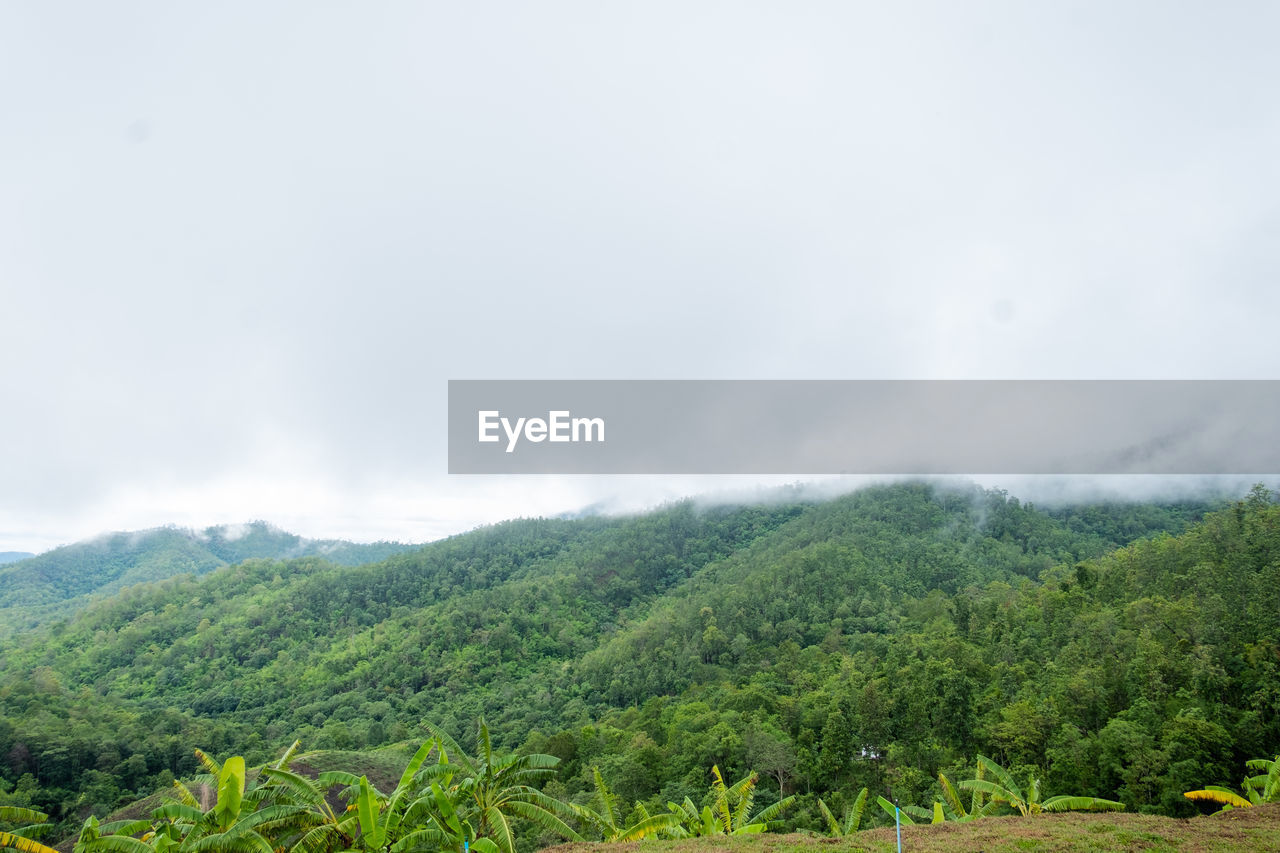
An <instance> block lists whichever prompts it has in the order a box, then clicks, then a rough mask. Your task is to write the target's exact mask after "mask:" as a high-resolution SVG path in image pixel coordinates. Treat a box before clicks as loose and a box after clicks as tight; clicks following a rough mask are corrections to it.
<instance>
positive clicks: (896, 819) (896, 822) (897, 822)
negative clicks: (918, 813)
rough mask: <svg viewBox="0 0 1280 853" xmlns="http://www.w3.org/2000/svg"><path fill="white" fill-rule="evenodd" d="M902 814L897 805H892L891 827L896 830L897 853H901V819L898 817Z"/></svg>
mask: <svg viewBox="0 0 1280 853" xmlns="http://www.w3.org/2000/svg"><path fill="white" fill-rule="evenodd" d="M900 814H902V812H901V810H900V809H899V808H898V804H897V803H894V804H893V825H894V826H895V827H896V828H897V830H898V853H902V819H901V818H899V817H898V815H900Z"/></svg>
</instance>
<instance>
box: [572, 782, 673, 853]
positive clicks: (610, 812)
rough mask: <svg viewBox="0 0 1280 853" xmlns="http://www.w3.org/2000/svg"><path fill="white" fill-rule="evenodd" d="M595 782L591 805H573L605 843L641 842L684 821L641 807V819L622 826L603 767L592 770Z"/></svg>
mask: <svg viewBox="0 0 1280 853" xmlns="http://www.w3.org/2000/svg"><path fill="white" fill-rule="evenodd" d="M591 773H592V778H593V780H594V782H595V788H596V790H595V794H594V795H593V796H592V798H591V806H594V807H595V808H592V807H591V806H578V805H575V806H573V810H574V812H575V813H576V814H577V815H578V817H579V818H581V819H582V821H583V822H585V823H586V824H587V825H589V826H590V827H591V828H592V829H594V830H596V832H598V833H599V834H600V840H601V841H639V840H640V839H642V838H644V837H646V836H648V835H655V834H657V833H658V832H660V831H662V830H665V829H669V828H671V827H673V826H675V825H676V824H677V823H679V822H680V819H679V818H678V817H676V816H675V815H674V814H671V813H667V814H659V815H650V814H649V813H648V811H646V810H645V808H644V806H643V805H638V806H637V808H638V809H639V811H640V820H638V821H636V822H635V823H633V824H631V825H630V826H619V825H618V820H619V818H620V817H621V815H620V813H619V811H618V797H617V795H616V794H614V793H613V792H612V791H610V790H609V787H608V786H607V785H606V784H605V782H604V777H603V776H601V775H600V768H599V767H593V768H591Z"/></svg>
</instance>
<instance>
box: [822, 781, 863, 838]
mask: <svg viewBox="0 0 1280 853" xmlns="http://www.w3.org/2000/svg"><path fill="white" fill-rule="evenodd" d="M866 809H867V789H866V788H863V789H862V790H861V791H859V792H858V797H857V799H855V800H854V801H853V805H851V806H849V808H847V809H845V812H844V818H843V819H842V820H836V816H835V815H833V814H832V813H831V809H830V808H828V806H827V804H826V803H825V802H823V801H822V799H821V798H819V799H818V811H820V812H822V817H823V818H825V819H826V821H827V829H828V830H829V833H828V834H829V835H830V836H831V837H832V838H843V837H844V836H846V835H853V833H855V832H857V831H858V830H859V829H861V828H862V815H863V813H864V812H865V811H866Z"/></svg>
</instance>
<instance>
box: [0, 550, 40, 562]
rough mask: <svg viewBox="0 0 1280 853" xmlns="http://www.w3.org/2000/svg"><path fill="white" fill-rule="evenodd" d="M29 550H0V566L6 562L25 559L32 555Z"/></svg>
mask: <svg viewBox="0 0 1280 853" xmlns="http://www.w3.org/2000/svg"><path fill="white" fill-rule="evenodd" d="M34 556H35V554H32V553H31V552H30V551H0V566H3V565H4V564H6V563H16V562H18V561H19V560H25V559H27V558H28V557H34Z"/></svg>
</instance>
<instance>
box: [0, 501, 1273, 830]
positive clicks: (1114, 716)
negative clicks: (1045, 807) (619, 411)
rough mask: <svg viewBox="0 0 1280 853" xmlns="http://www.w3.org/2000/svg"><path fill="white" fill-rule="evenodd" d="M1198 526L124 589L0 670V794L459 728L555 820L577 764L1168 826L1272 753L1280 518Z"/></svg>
mask: <svg viewBox="0 0 1280 853" xmlns="http://www.w3.org/2000/svg"><path fill="white" fill-rule="evenodd" d="M1206 509H1207V507H1205V506H1204V505H1200V504H1194V503H1187V504H1178V505H1140V506H1139V505H1126V504H1115V505H1106V506H1092V507H1072V508H1061V509H1055V510H1054V511H1052V512H1044V511H1041V510H1040V509H1038V508H1036V507H1033V506H1030V505H1027V504H1022V503H1020V502H1019V501H1017V500H1016V499H1014V498H1011V497H1009V496H1008V495H1006V494H1005V493H1003V492H998V491H995V492H986V491H982V490H980V489H976V488H962V489H955V488H948V489H942V488H938V487H935V486H931V485H928V484H920V483H916V484H900V485H894V486H887V487H877V488H871V489H866V490H863V491H859V492H856V493H854V494H851V495H848V496H845V497H842V498H839V499H836V500H829V501H805V500H798V499H791V500H784V501H781V502H778V503H774V504H771V505H767V506H746V507H718V508H702V509H700V508H698V507H697V506H695V505H694V504H692V503H690V502H683V503H679V504H675V505H672V506H668V507H665V508H663V509H661V510H659V511H656V512H652V513H648V514H644V515H639V516H634V517H627V518H584V519H573V520H569V519H558V520H522V521H513V522H507V523H504V524H500V525H496V526H493V527H490V528H485V529H482V530H478V531H475V532H473V533H470V534H466V535H463V536H457V537H453V538H451V539H448V540H445V541H442V542H438V543H433V544H431V545H428V546H425V547H422V548H419V549H416V550H413V551H409V552H405V553H400V554H396V555H393V556H391V557H389V558H387V559H385V560H382V561H381V562H378V563H374V564H370V565H363V566H358V567H340V566H335V565H333V564H332V563H330V562H328V561H327V560H322V559H319V558H315V557H306V558H300V559H293V560H273V559H250V560H247V561H245V562H241V563H238V564H235V565H229V566H223V567H221V568H217V569H215V570H213V571H210V572H209V573H207V574H205V575H203V576H199V577H196V576H183V577H176V578H170V579H167V580H162V581H158V582H155V583H149V584H144V585H142V586H135V587H131V588H130V589H128V590H126V591H124V592H122V593H121V594H119V595H117V596H115V597H113V598H110V599H108V600H104V601H100V602H97V603H94V604H93V605H92V606H90V607H88V608H87V609H86V610H85V611H84V612H82V613H79V614H77V615H75V616H73V617H71V618H68V619H65V620H61V621H58V622H56V623H53V624H50V625H48V626H46V627H45V628H43V629H40V630H37V631H33V632H29V633H26V634H23V635H20V636H15V637H11V638H10V639H9V640H7V641H6V642H5V645H4V647H3V648H0V660H2V663H0V779H2V780H3V781H2V782H0V789H8V790H9V793H8V794H4V793H0V802H3V798H4V797H9V798H11V799H12V798H16V799H18V800H25V801H26V802H29V803H32V804H35V805H37V806H38V807H40V808H42V809H43V810H45V811H48V812H50V813H51V814H52V815H54V817H55V818H56V819H59V820H63V821H65V822H66V824H67V825H70V824H74V823H76V821H77V818H80V817H83V816H84V815H85V814H87V813H88V812H89V811H93V812H96V813H99V814H102V813H105V812H104V809H110V808H114V807H115V806H116V805H118V804H121V803H123V802H126V801H128V800H130V799H133V798H134V797H136V796H141V795H145V794H148V793H150V791H151V790H153V789H154V788H155V787H156V786H157V785H163V784H165V783H166V782H167V780H169V779H171V778H172V777H174V776H183V775H184V774H190V773H192V772H195V770H196V766H195V763H194V759H193V757H192V753H191V749H192V748H193V747H195V746H200V747H201V748H202V749H205V750H206V751H209V752H213V753H217V754H226V753H230V752H241V753H243V754H245V755H246V756H247V757H249V758H250V760H256V761H262V760H266V759H267V758H268V757H269V756H271V755H273V754H275V753H277V752H278V751H279V750H280V749H282V748H283V747H285V746H287V745H288V744H289V743H290V742H291V741H292V740H293V739H294V738H295V737H296V738H299V739H301V740H302V742H303V745H304V748H306V749H319V750H363V749H369V748H374V747H377V746H379V745H382V744H386V743H392V742H405V741H407V742H410V743H420V742H421V741H422V740H423V739H424V738H425V737H427V732H428V730H427V728H426V726H425V724H426V723H434V724H438V725H440V726H441V727H442V728H443V729H444V730H445V731H447V732H449V733H451V734H452V735H453V736H454V737H457V738H459V739H460V740H463V739H469V738H470V736H471V733H472V732H473V731H474V723H475V721H476V719H477V718H479V717H481V716H483V717H484V718H485V719H486V720H487V721H488V723H489V726H490V729H491V731H492V734H493V738H494V743H495V746H497V747H498V748H501V749H517V748H519V749H523V750H532V751H536V752H543V753H548V754H551V755H554V756H556V757H558V758H559V760H560V763H559V767H558V769H557V773H556V776H555V778H554V779H552V780H550V781H547V782H546V783H545V785H544V790H545V792H547V793H548V794H549V795H552V796H555V797H558V798H561V799H564V800H572V801H576V802H582V803H585V802H586V801H587V799H588V798H589V796H590V795H591V792H592V790H593V788H592V784H593V783H592V771H593V768H599V769H600V771H601V772H602V773H603V775H604V777H605V778H606V779H607V780H608V782H609V785H610V786H611V788H612V789H613V791H614V793H616V794H617V795H618V796H619V797H620V799H621V801H622V802H623V803H624V805H625V806H626V807H627V808H629V807H630V804H631V803H634V802H637V801H639V802H643V803H645V804H646V807H647V808H648V809H650V810H651V811H654V810H657V811H665V810H666V803H667V802H669V801H671V802H681V801H682V800H683V799H684V798H685V797H690V798H691V799H692V800H693V801H694V802H695V803H700V802H703V801H704V798H705V797H706V796H707V790H708V787H707V786H708V781H709V776H708V773H709V769H710V768H711V766H712V765H718V766H719V767H720V768H721V769H722V770H723V771H724V774H725V776H726V777H728V778H733V779H738V778H742V777H743V776H745V775H746V774H747V773H748V772H749V771H751V770H755V771H758V772H760V773H761V774H762V777H761V778H762V782H761V785H760V788H759V792H758V800H759V804H761V805H767V804H768V803H769V802H772V801H776V800H777V799H778V796H779V793H780V792H781V793H782V794H785V795H792V794H794V795H796V796H797V800H796V802H795V804H794V805H793V806H792V807H791V808H790V809H788V811H787V814H786V826H787V827H789V828H792V829H808V830H821V829H822V828H823V826H824V823H823V820H822V818H821V817H820V815H819V814H818V808H817V800H818V798H819V797H822V798H823V799H824V801H825V802H826V803H827V804H828V805H829V806H831V808H832V809H833V810H835V811H837V812H839V811H842V810H843V809H844V807H845V806H846V805H847V804H849V803H850V802H851V801H852V798H853V795H854V794H856V793H857V791H858V790H859V789H861V788H862V787H864V786H865V787H867V788H869V789H870V790H872V791H873V792H892V795H893V796H894V797H896V798H898V799H899V800H900V801H901V802H903V803H904V804H905V803H911V804H916V805H920V806H923V807H925V808H928V807H930V806H931V805H932V803H933V801H934V800H935V799H936V798H937V797H938V796H939V795H938V793H937V787H938V783H937V774H938V772H939V771H942V772H944V773H945V774H946V775H947V776H948V777H949V778H951V779H968V778H971V777H972V775H973V773H974V770H975V765H974V762H975V758H976V756H977V755H979V754H984V755H989V756H992V757H993V758H994V759H995V760H996V761H998V762H1000V763H1001V764H1003V765H1004V766H1005V767H1007V768H1009V770H1010V771H1011V772H1013V773H1014V774H1015V776H1016V777H1017V778H1019V779H1020V780H1025V779H1026V778H1027V776H1028V774H1034V775H1035V776H1036V777H1037V778H1039V779H1040V780H1041V785H1042V790H1044V791H1045V792H1046V796H1048V795H1051V794H1057V793H1070V794H1076V795H1081V796H1093V797H1103V798H1114V799H1118V800H1121V801H1123V802H1124V803H1125V804H1126V805H1127V807H1128V808H1129V809H1131V810H1136V811H1142V812H1153V813H1160V814H1165V815H1173V816H1189V815H1192V814H1194V813H1196V811H1197V808H1196V807H1194V806H1193V805H1192V804H1191V803H1190V802H1189V801H1187V800H1186V799H1185V798H1184V797H1182V792H1183V791H1186V790H1191V789H1192V788H1197V787H1202V786H1203V785H1205V784H1210V783H1223V784H1233V785H1238V781H1239V780H1238V778H1237V777H1238V776H1239V774H1240V768H1241V767H1242V766H1243V762H1244V761H1245V760H1246V759H1248V758H1255V757H1259V756H1269V755H1272V754H1274V751H1275V750H1276V749H1277V744H1280V692H1277V688H1276V685H1277V684H1278V683H1280V680H1278V679H1277V675H1278V674H1280V673H1277V666H1278V665H1280V657H1278V656H1277V649H1280V607H1278V606H1277V605H1280V600H1278V596H1280V592H1278V590H1280V552H1277V551H1276V549H1277V548H1280V509H1278V508H1277V507H1276V506H1275V505H1274V503H1273V502H1272V500H1271V497H1270V495H1269V494H1267V493H1265V492H1264V491H1255V493H1253V494H1251V495H1250V496H1248V497H1247V498H1246V499H1245V500H1242V501H1240V502H1238V503H1236V504H1233V505H1231V506H1229V507H1227V508H1225V509H1222V510H1219V511H1216V512H1212V513H1209V514H1207V515H1206V514H1205V513H1206ZM468 742H470V741H469V740H468ZM876 811H878V810H876ZM883 822H884V816H883V815H882V814H873V813H868V816H867V823H868V824H872V825H875V824H883ZM523 832H524V835H522V838H524V839H525V841H526V842H528V843H544V842H549V841H552V840H554V839H553V838H546V837H542V836H539V835H538V834H537V833H535V832H533V831H532V830H530V829H528V828H526V829H525V830H523Z"/></svg>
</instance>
